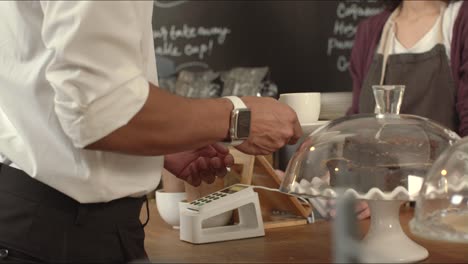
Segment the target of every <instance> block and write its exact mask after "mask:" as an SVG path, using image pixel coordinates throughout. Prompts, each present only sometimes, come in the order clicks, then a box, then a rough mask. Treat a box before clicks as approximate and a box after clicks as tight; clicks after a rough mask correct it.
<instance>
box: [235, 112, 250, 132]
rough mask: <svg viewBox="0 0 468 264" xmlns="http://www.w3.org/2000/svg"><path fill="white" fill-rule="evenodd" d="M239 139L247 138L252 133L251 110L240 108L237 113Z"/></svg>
mask: <svg viewBox="0 0 468 264" xmlns="http://www.w3.org/2000/svg"><path fill="white" fill-rule="evenodd" d="M236 132H237V133H236V137H237V139H247V138H248V137H249V134H250V110H249V109H239V110H238V115H237V131H236Z"/></svg>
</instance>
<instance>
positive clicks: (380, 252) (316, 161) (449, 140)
mask: <svg viewBox="0 0 468 264" xmlns="http://www.w3.org/2000/svg"><path fill="white" fill-rule="evenodd" d="M403 91H404V87H401V86H378V87H374V96H375V99H376V103H377V105H376V109H377V110H378V112H377V113H375V114H360V115H353V116H348V117H343V118H339V119H336V120H333V121H332V122H330V123H329V124H327V125H326V126H323V127H321V128H319V129H317V130H316V131H315V132H313V133H312V134H311V135H309V137H308V138H306V139H305V140H304V142H303V143H302V144H301V145H300V146H299V148H298V149H297V151H296V152H295V153H294V155H293V157H292V159H291V160H290V162H289V164H288V167H287V169H286V173H285V177H284V179H283V182H282V184H281V187H280V190H281V191H283V192H286V193H290V194H294V195H299V196H302V197H306V198H313V197H324V198H329V199H335V198H337V197H338V194H337V193H339V194H340V195H342V194H344V195H351V196H353V197H354V198H356V199H361V200H367V202H368V203H369V206H370V209H371V225H370V228H369V231H368V233H367V235H366V236H365V238H364V239H363V240H362V241H361V245H360V253H361V254H360V261H361V262H371V263H375V262H386V263H407V262H415V261H419V260H423V259H425V258H426V257H427V256H428V251H427V250H426V249H424V248H423V247H421V246H419V245H418V244H416V243H415V242H413V241H412V240H411V239H409V238H408V236H407V235H406V234H405V233H404V232H403V230H402V228H401V225H400V221H399V209H400V206H401V204H402V203H404V202H405V201H412V200H414V199H415V197H416V195H417V194H418V191H419V189H420V187H421V185H422V182H423V180H424V177H425V175H426V173H427V171H428V170H429V169H430V167H431V166H432V164H433V163H434V161H435V160H436V159H437V158H438V157H439V156H440V154H441V153H442V152H443V151H444V150H445V149H447V148H448V147H449V146H451V145H453V144H454V143H455V142H456V141H457V140H458V139H459V137H458V135H457V134H456V133H454V132H453V131H451V130H449V129H447V128H445V127H443V126H441V125H439V124H437V123H435V122H433V121H431V120H429V119H427V118H423V117H419V116H414V115H404V114H399V108H400V105H401V102H402V96H403ZM338 217H339V216H338Z"/></svg>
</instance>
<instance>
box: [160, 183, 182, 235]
mask: <svg viewBox="0 0 468 264" xmlns="http://www.w3.org/2000/svg"><path fill="white" fill-rule="evenodd" d="M185 199H187V193H185V192H165V191H163V190H157V191H156V206H157V208H158V212H159V216H161V218H162V220H164V222H166V223H168V224H169V225H171V226H172V227H173V228H174V229H179V224H180V213H179V202H180V201H183V200H185Z"/></svg>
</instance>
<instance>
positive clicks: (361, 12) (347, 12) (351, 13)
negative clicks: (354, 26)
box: [336, 2, 382, 20]
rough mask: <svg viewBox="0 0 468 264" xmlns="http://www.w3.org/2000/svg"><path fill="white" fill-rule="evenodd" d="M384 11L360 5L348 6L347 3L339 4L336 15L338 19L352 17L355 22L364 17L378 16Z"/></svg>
mask: <svg viewBox="0 0 468 264" xmlns="http://www.w3.org/2000/svg"><path fill="white" fill-rule="evenodd" d="M380 11H382V9H381V8H379V7H368V6H364V7H363V6H359V5H358V4H355V3H352V4H350V5H347V4H346V3H342V2H341V3H339V4H338V7H337V8H336V15H337V17H338V18H341V19H343V18H348V17H351V18H353V19H354V20H358V19H359V18H362V17H369V16H373V15H376V14H378V13H379V12H380Z"/></svg>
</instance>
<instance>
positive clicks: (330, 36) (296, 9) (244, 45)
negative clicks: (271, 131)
mask: <svg viewBox="0 0 468 264" xmlns="http://www.w3.org/2000/svg"><path fill="white" fill-rule="evenodd" d="M154 5H155V9H154V15H153V35H154V41H155V48H156V57H157V61H158V72H159V75H160V76H161V77H165V76H168V75H171V74H174V73H175V72H178V71H180V70H183V69H188V70H192V71H200V70H205V69H212V70H214V71H225V70H229V69H231V68H233V67H262V66H268V67H269V68H270V79H271V80H272V81H273V82H275V83H276V84H277V85H278V89H279V92H280V93H285V92H305V91H311V92H335V91H350V90H351V79H350V77H349V72H348V65H349V55H350V52H351V48H352V45H353V39H354V35H355V33H356V29H357V25H358V23H359V22H360V21H361V20H363V19H365V18H367V17H369V16H372V15H375V14H377V13H379V12H380V11H381V10H382V7H381V5H380V4H379V2H378V1H376V0H361V1H359V0H343V1H331V0H323V1H292V0H285V1H278V0H276V1H263V0H262V1H254V0H247V1H240V0H232V1H223V0H218V1H215V0H211V1H201V0H197V1H184V0H180V1H177V0H172V1H163V0H157V1H154Z"/></svg>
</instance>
